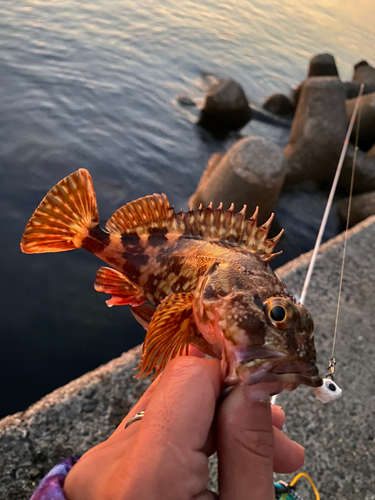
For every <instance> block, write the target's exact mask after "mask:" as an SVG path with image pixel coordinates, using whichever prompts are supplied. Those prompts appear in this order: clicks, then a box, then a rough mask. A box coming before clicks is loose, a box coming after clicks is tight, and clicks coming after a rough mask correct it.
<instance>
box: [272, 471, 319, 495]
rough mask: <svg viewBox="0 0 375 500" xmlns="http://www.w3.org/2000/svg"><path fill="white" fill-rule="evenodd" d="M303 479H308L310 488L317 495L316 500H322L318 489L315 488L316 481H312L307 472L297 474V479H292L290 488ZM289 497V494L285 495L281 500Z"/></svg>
mask: <svg viewBox="0 0 375 500" xmlns="http://www.w3.org/2000/svg"><path fill="white" fill-rule="evenodd" d="M301 477H304V478H306V479H307V480H308V482H309V483H310V486H311V488H312V489H313V491H314V493H315V500H320V495H319V492H318V489H317V487H316V486H315V484H314V481H313V480H312V479H311V477H310V476H309V475H308V474H306V472H300V473H299V474H297V475H296V477H294V478H293V479H292V481H291V482H290V484H289V486H294V485H295V484H296V482H297V481H299V480H300V479H301ZM287 497H288V493H284V495H283V496H282V497H281V498H280V500H285V499H286V498H287Z"/></svg>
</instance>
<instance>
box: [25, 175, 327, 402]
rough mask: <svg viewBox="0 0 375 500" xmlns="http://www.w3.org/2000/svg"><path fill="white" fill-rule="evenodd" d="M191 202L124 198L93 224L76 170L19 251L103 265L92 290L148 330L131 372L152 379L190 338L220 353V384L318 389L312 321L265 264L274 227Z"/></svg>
mask: <svg viewBox="0 0 375 500" xmlns="http://www.w3.org/2000/svg"><path fill="white" fill-rule="evenodd" d="M245 211H246V207H244V209H243V210H241V212H239V213H237V214H235V213H234V211H233V205H232V206H231V208H230V209H229V210H226V211H224V210H223V209H222V206H221V205H220V206H219V207H218V208H217V209H213V208H212V205H210V206H209V207H207V208H202V207H200V208H199V209H198V210H195V211H193V210H190V211H188V212H186V213H184V212H182V211H181V212H179V213H175V211H174V209H173V207H170V205H169V202H168V199H167V197H166V196H165V195H164V194H161V195H157V194H154V195H151V196H146V197H144V198H140V199H138V200H135V201H132V202H130V203H128V204H126V205H124V206H123V207H121V208H120V209H119V210H117V211H116V212H115V213H114V214H113V215H112V217H111V218H110V219H109V220H108V221H107V223H106V226H105V229H102V228H101V227H100V225H99V215H98V210H97V204H96V196H95V191H94V188H93V183H92V179H91V176H90V174H89V173H88V171H87V170H83V169H80V170H78V171H77V172H75V173H73V174H71V175H69V176H68V177H66V178H65V179H63V180H62V181H60V182H59V183H58V184H57V185H56V186H55V187H53V188H52V189H51V190H50V191H49V193H47V195H46V197H45V198H44V199H43V200H42V202H41V203H40V205H39V206H38V208H37V209H36V211H35V212H34V214H33V216H32V217H31V219H30V221H29V222H28V224H27V226H26V228H25V231H24V235H23V238H22V242H21V249H22V251H23V252H25V253H44V252H61V251H66V250H72V249H75V248H83V249H85V250H88V251H89V252H91V253H93V254H95V255H96V256H97V257H99V258H100V259H102V260H103V261H104V262H106V263H107V264H108V265H110V266H111V267H110V268H108V267H102V268H100V269H99V271H98V273H97V277H96V282H95V285H94V286H95V289H96V290H98V291H100V292H104V293H107V294H110V295H111V298H110V299H108V300H107V304H108V305H109V306H112V305H130V307H131V310H132V313H133V315H134V316H135V318H136V319H137V320H138V321H139V322H140V323H141V324H142V325H143V326H144V327H145V329H146V330H147V334H146V338H145V342H144V345H143V355H142V359H141V362H140V365H139V367H138V368H139V369H140V372H139V374H138V376H147V375H150V374H152V375H153V376H154V377H155V376H157V375H158V374H159V373H160V371H161V370H162V369H163V368H164V367H165V365H166V363H167V362H168V360H169V359H171V358H173V357H175V356H177V355H186V354H187V353H188V347H189V345H190V344H192V345H195V346H196V347H198V348H199V349H200V350H202V351H203V352H205V353H206V354H209V355H211V356H214V357H217V358H219V359H221V363H222V370H223V374H224V376H225V378H226V382H227V384H229V385H230V384H235V383H238V382H239V381H242V382H245V383H248V384H255V383H258V382H261V381H277V382H279V383H280V388H279V389H278V392H280V390H284V389H286V390H293V389H294V388H295V387H297V386H298V385H299V384H301V383H304V384H307V385H311V386H319V385H321V379H320V377H319V374H318V371H317V368H316V354H315V347H314V338H313V335H312V330H313V323H312V320H311V317H310V315H309V313H308V312H307V311H306V309H305V308H304V306H303V305H301V304H297V303H296V302H295V300H294V298H293V297H291V296H289V294H288V292H287V289H286V287H285V285H284V283H283V282H282V281H280V280H279V279H278V278H277V277H276V275H275V274H274V273H273V271H272V270H271V268H270V267H269V265H268V262H269V261H270V260H271V259H273V258H274V257H275V256H276V255H277V253H274V248H275V246H276V244H277V242H278V241H279V239H280V237H281V234H282V232H281V233H280V234H279V235H278V236H276V237H275V238H272V239H268V238H267V237H268V232H269V229H270V226H271V222H272V218H273V216H271V218H270V219H269V220H268V221H267V222H266V223H265V224H263V225H261V226H259V227H258V226H257V211H256V212H255V213H254V214H253V216H252V217H251V218H250V219H246V217H245Z"/></svg>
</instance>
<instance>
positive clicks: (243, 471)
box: [217, 384, 275, 500]
mask: <svg viewBox="0 0 375 500" xmlns="http://www.w3.org/2000/svg"><path fill="white" fill-rule="evenodd" d="M217 425H218V433H217V434H218V436H219V437H218V461H219V492H220V500H245V499H246V500H248V499H249V498H251V499H252V500H273V499H274V498H275V490H274V486H273V454H274V435H273V427H272V414H271V407H270V404H269V391H267V384H259V385H257V386H255V387H254V386H243V385H241V386H239V387H236V388H235V389H233V390H232V391H231V392H230V393H229V395H228V396H227V398H226V399H225V400H224V401H223V403H222V404H221V406H220V408H219V413H218V420H217Z"/></svg>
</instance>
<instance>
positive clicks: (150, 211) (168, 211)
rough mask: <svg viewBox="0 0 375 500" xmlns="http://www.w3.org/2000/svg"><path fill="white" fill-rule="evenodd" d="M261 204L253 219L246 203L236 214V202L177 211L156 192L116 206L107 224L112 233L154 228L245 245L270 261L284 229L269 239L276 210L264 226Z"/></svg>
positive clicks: (150, 230) (144, 231)
mask: <svg viewBox="0 0 375 500" xmlns="http://www.w3.org/2000/svg"><path fill="white" fill-rule="evenodd" d="M257 216H258V207H257V208H256V210H255V212H254V213H253V215H252V216H251V217H250V219H246V205H245V206H244V207H243V209H242V210H241V211H240V212H238V213H237V214H235V213H234V205H233V203H232V205H231V206H230V208H229V209H228V210H223V205H222V203H221V204H220V205H219V207H218V208H217V209H213V208H212V203H210V205H209V206H208V207H207V208H202V206H200V207H199V208H198V210H192V209H190V210H189V211H188V212H182V210H181V212H179V213H177V214H176V213H175V212H174V210H173V207H170V205H169V201H168V198H167V197H166V195H165V194H153V195H151V196H145V197H144V198H140V199H139V200H135V201H132V202H130V203H128V204H127V205H124V206H123V207H121V208H120V209H119V210H117V211H116V212H115V213H114V214H113V215H112V217H111V218H110V219H109V220H108V222H107V224H106V228H107V230H108V231H109V232H110V233H112V234H117V235H119V236H121V235H122V234H127V233H134V232H136V233H137V234H138V235H141V234H147V233H150V232H152V231H153V230H155V229H160V230H163V231H167V232H169V233H174V234H179V235H181V236H182V235H185V236H187V237H193V238H197V239H198V238H207V239H211V240H216V241H222V242H225V243H229V244H232V245H238V246H241V247H243V248H246V249H247V250H249V251H250V252H252V253H254V254H256V255H258V256H259V257H260V258H261V259H262V260H264V261H265V262H269V261H270V260H272V259H273V258H275V257H276V256H277V255H279V253H281V252H278V253H273V251H274V249H275V247H276V245H277V243H278V242H279V240H280V238H281V236H282V234H283V231H281V232H280V233H279V234H278V235H277V236H275V237H274V238H270V239H267V236H268V233H269V231H270V228H271V224H272V221H273V217H274V214H271V217H270V218H269V219H268V221H267V222H265V223H264V224H263V225H261V226H257Z"/></svg>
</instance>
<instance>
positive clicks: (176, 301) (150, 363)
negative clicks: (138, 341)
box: [136, 293, 195, 378]
mask: <svg viewBox="0 0 375 500" xmlns="http://www.w3.org/2000/svg"><path fill="white" fill-rule="evenodd" d="M194 327H195V323H194V319H193V294H192V293H172V294H171V295H168V297H166V298H165V299H164V300H162V302H161V303H160V304H159V307H158V308H157V309H156V311H155V313H154V315H153V317H152V320H151V323H150V326H149V328H148V332H147V334H146V338H145V341H144V343H143V352H142V359H141V361H140V363H139V365H138V366H137V368H136V369H140V372H139V373H138V374H137V378H143V377H147V376H148V375H150V374H151V373H152V372H153V371H154V370H155V372H154V376H153V378H156V377H157V376H158V375H159V373H160V372H161V371H162V370H163V369H164V367H165V365H166V364H167V362H168V360H169V359H172V358H174V357H176V356H182V355H187V354H188V348H189V339H190V334H191V333H192V332H194Z"/></svg>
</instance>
